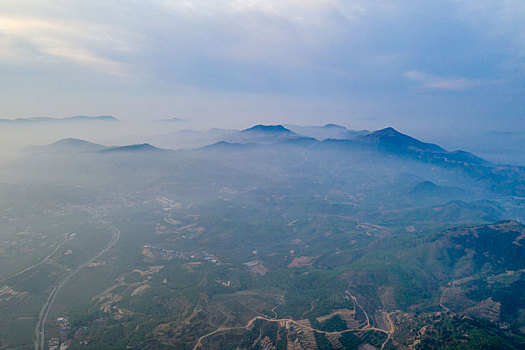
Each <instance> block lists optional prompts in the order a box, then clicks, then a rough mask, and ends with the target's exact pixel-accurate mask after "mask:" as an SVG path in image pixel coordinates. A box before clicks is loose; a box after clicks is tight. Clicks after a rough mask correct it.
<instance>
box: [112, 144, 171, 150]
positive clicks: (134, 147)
mask: <svg viewBox="0 0 525 350" xmlns="http://www.w3.org/2000/svg"><path fill="white" fill-rule="evenodd" d="M152 151H164V150H163V149H162V148H158V147H155V146H152V145H150V144H149V143H142V144H136V145H127V146H117V147H111V148H108V149H105V150H103V152H152Z"/></svg>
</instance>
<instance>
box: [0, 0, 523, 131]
mask: <svg viewBox="0 0 525 350" xmlns="http://www.w3.org/2000/svg"><path fill="white" fill-rule="evenodd" d="M0 6H1V9H2V11H1V12H0V13H1V15H0V73H1V74H0V76H1V78H0V88H1V89H2V91H3V94H2V96H3V97H0V103H2V106H3V110H0V114H1V116H2V117H10V116H15V115H24V116H34V115H63V116H65V115H68V114H87V113H93V114H114V115H117V116H119V117H120V118H121V119H124V120H125V119H126V118H135V119H137V118H138V119H140V118H143V119H149V120H153V119H159V118H163V117H166V116H169V115H174V114H176V115H181V113H183V114H184V118H186V119H196V120H199V121H208V122H210V123H216V124H217V125H220V124H221V122H223V123H230V124H232V123H236V122H241V123H242V122H244V123H247V124H249V123H251V122H252V121H255V120H262V119H265V118H266V120H274V119H280V118H281V119H282V118H285V117H286V118H288V121H293V122H300V121H301V120H304V121H306V122H310V121H314V120H315V118H316V116H315V115H314V113H317V114H318V115H317V118H318V119H320V120H319V122H324V121H326V120H327V119H330V120H333V121H338V122H345V121H346V124H347V125H349V126H352V123H356V122H357V121H358V120H360V118H361V119H362V120H370V118H376V119H379V120H382V121H383V123H386V124H396V123H397V124H399V123H401V124H402V123H406V124H407V125H408V124H410V125H414V124H413V122H414V121H418V120H425V121H426V122H431V123H432V120H434V122H435V123H439V122H438V120H439V121H441V120H443V116H446V117H447V118H448V119H449V120H450V121H451V122H460V121H463V120H464V119H465V118H466V119H469V118H470V119H471V120H474V119H476V118H477V119H476V120H481V121H482V122H483V123H485V124H487V123H490V121H491V119H490V118H491V116H492V117H493V116H494V115H496V114H497V113H498V114H499V117H500V118H501V117H502V114H501V112H502V107H501V106H505V110H504V114H505V115H506V119H505V115H504V116H503V118H504V119H505V120H507V122H506V123H507V124H511V123H514V122H516V120H519V118H521V117H522V116H523V113H524V110H525V108H524V103H523V102H521V100H522V98H521V99H518V97H519V96H523V92H524V91H523V89H524V88H523V84H522V83H521V81H523V78H524V77H525V74H524V73H525V64H524V63H523V62H525V24H524V23H525V5H523V4H522V2H519V1H510V0H505V1H496V0H490V1H485V2H482V3H480V2H478V1H474V0H466V1H459V0H445V1H440V2H435V1H426V0H423V1H418V2H416V3H414V2H413V1H407V0H401V1H387V0H369V1H364V0H353V1H350V0H346V1H338V0H289V1H277V0H225V1H212V0H192V1H189V0H188V1H185V0H150V1H147V2H145V1H138V0H130V1H125V2H123V1H111V2H109V1H97V0H95V1H90V2H85V1H80V0H70V1H64V0H55V1H47V0H32V1H27V0H17V1H14V0H11V1H9V0H8V1H4V2H3V3H2V5H0ZM495 81H497V82H498V84H493V83H491V82H495ZM444 93H446V95H443V94H444ZM465 94H467V95H465ZM444 101H446V104H447V106H448V107H447V108H444V107H443V105H444V103H443V102H444ZM478 104H479V105H478ZM304 105H309V106H311V107H312V108H310V110H311V112H308V111H305V107H304ZM465 106H470V107H469V108H467V109H466V107H465ZM264 107H266V108H267V109H266V111H267V113H266V114H265V113H263V108H264ZM319 111H324V112H325V113H324V115H323V113H319ZM212 112H215V113H214V116H210V114H211V113H212ZM386 112H388V113H386ZM319 114H321V115H319ZM213 118H215V119H217V118H221V120H215V119H213ZM262 121H264V120H262ZM425 125H426V124H425Z"/></svg>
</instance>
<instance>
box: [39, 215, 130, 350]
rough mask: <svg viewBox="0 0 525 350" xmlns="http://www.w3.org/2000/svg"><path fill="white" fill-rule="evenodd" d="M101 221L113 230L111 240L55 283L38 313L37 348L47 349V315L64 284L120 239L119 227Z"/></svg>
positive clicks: (40, 349)
mask: <svg viewBox="0 0 525 350" xmlns="http://www.w3.org/2000/svg"><path fill="white" fill-rule="evenodd" d="M100 223H101V224H104V225H106V226H108V227H109V228H110V230H111V231H112V236H111V240H110V241H109V242H108V243H107V244H106V245H105V246H104V248H102V250H100V251H99V252H98V253H97V254H96V255H95V256H93V257H92V258H91V259H89V260H88V261H86V262H84V263H83V264H82V265H79V266H78V267H77V268H75V269H74V270H72V271H70V272H69V273H68V274H67V275H66V276H65V277H64V278H63V279H62V280H60V281H58V282H57V284H55V286H54V287H53V289H52V290H51V293H49V295H48V297H47V299H46V302H45V303H44V305H43V306H42V309H41V310H40V313H39V314H38V322H37V324H36V327H35V337H34V341H33V344H34V347H35V350H44V349H45V327H46V320H47V317H48V316H49V312H50V311H51V308H52V307H53V303H54V302H55V299H56V296H57V294H58V293H59V292H60V290H61V289H62V288H63V287H64V285H66V283H67V282H68V281H69V280H70V279H71V277H73V276H75V275H76V274H77V273H78V272H79V271H80V270H82V269H83V268H84V267H86V266H87V265H88V264H90V263H92V262H94V261H95V260H96V259H98V258H99V257H100V256H102V255H103V254H104V253H106V252H107V251H108V250H110V249H111V248H112V247H113V246H114V245H115V244H116V243H117V242H118V240H119V239H120V230H119V229H118V228H116V227H115V226H113V225H111V224H110V223H108V222H106V221H100ZM57 248H58V247H57Z"/></svg>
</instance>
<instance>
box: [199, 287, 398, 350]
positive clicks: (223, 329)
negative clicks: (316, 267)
mask: <svg viewBox="0 0 525 350" xmlns="http://www.w3.org/2000/svg"><path fill="white" fill-rule="evenodd" d="M346 293H347V294H348V295H349V296H350V297H351V298H352V300H354V302H355V303H356V305H357V306H358V307H359V308H360V309H361V310H363V313H364V314H365V317H366V322H367V325H366V326H365V327H360V328H348V329H345V330H342V331H334V332H329V331H322V330H320V329H316V328H313V327H310V326H306V325H304V324H300V323H299V322H297V321H295V320H293V319H291V318H271V317H268V316H256V317H254V318H252V319H251V320H250V321H248V323H247V324H246V325H245V326H238V327H224V325H225V324H226V322H224V323H223V324H222V325H221V326H220V327H219V328H217V329H216V330H214V331H212V332H210V333H207V334H205V335H203V336H201V337H200V338H199V339H198V341H197V343H196V344H195V346H194V347H193V350H197V349H198V348H199V346H201V345H202V341H203V340H204V339H206V338H208V337H210V336H212V335H214V334H217V333H220V332H227V331H231V330H237V329H246V330H247V329H250V327H251V326H252V325H253V323H254V322H255V321H257V320H263V321H266V322H282V321H285V322H289V323H293V324H294V325H296V326H298V327H301V328H304V329H308V330H310V331H313V332H317V333H321V334H325V335H338V336H341V335H342V334H343V333H347V332H370V331H375V332H381V333H384V334H386V335H387V339H386V340H385V341H384V342H383V344H382V346H381V349H383V348H384V347H385V345H386V343H387V342H388V341H389V340H390V337H391V335H392V334H393V333H394V331H395V326H394V322H393V321H392V319H391V318H390V315H391V314H393V313H395V311H394V312H391V313H389V314H387V319H388V322H389V323H390V329H389V330H384V329H381V328H377V327H370V318H369V317H368V314H367V313H366V311H365V309H364V308H363V307H362V306H361V304H359V302H358V301H357V298H356V297H354V296H353V295H352V294H350V292H349V291H346Z"/></svg>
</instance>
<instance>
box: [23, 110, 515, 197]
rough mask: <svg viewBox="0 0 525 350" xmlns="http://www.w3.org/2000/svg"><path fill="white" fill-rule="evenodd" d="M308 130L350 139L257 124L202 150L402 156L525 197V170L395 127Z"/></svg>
mask: <svg viewBox="0 0 525 350" xmlns="http://www.w3.org/2000/svg"><path fill="white" fill-rule="evenodd" d="M86 118H89V117H86ZM96 118H111V117H96ZM81 120H82V119H81ZM304 128H306V129H303V130H307V131H309V134H310V135H312V134H313V132H312V131H316V132H317V133H319V130H331V131H336V132H337V133H339V135H340V136H341V135H346V136H347V138H344V139H331V138H328V139H324V140H319V139H316V138H314V137H310V136H304V135H301V134H298V133H297V132H294V131H292V130H290V129H289V128H286V127H284V126H283V125H255V126H253V127H251V128H248V129H245V130H240V131H235V130H227V131H221V132H219V131H214V135H215V137H216V138H221V137H223V139H222V140H221V139H219V141H218V142H217V143H215V144H211V145H209V146H207V147H205V148H204V149H206V150H220V151H225V152H227V151H231V150H237V151H238V150H243V149H246V148H247V147H250V148H253V147H270V146H294V147H313V148H314V149H317V150H319V151H328V152H344V151H366V152H371V153H372V154H382V155H388V156H392V157H399V158H404V159H408V160H412V161H416V162H423V163H429V164H434V165H436V166H439V167H442V168H446V169H454V170H456V171H460V172H461V173H463V174H464V175H467V176H469V177H471V178H472V179H473V180H475V181H477V182H480V183H482V184H485V185H486V186H488V187H489V188H490V189H491V190H494V191H495V192H498V193H502V194H511V195H525V167H519V166H512V165H496V164H493V163H490V162H488V161H486V160H484V159H482V158H480V157H478V156H476V155H474V154H472V153H469V152H466V151H461V150H458V151H453V152H450V151H447V150H445V149H444V148H442V147H440V146H439V145H436V144H432V143H426V142H423V141H420V140H418V139H415V138H413V137H411V136H408V135H406V134H403V133H401V132H399V131H397V130H395V129H394V128H391V127H388V128H385V129H381V130H377V131H373V132H368V131H351V130H348V129H346V128H344V127H342V126H338V125H334V124H329V125H325V126H323V127H304ZM299 129H300V128H296V131H299ZM210 132H211V131H210ZM341 132H342V134H341ZM28 150H29V151H30V152H50V151H51V152H58V151H61V152H64V151H65V152H73V151H78V152H104V153H115V152H152V151H155V152H156V151H160V150H162V149H161V148H157V147H155V146H152V145H150V144H147V143H145V144H136V145H127V146H119V147H106V146H102V145H97V144H92V143H89V142H87V141H83V140H74V139H66V140H61V141H57V142H55V143H53V144H51V145H48V146H40V147H31V148H29V149H28ZM415 190H416V191H421V190H423V191H430V192H433V191H435V192H436V193H438V192H442V191H445V190H446V189H438V188H434V187H432V186H431V185H430V184H423V185H422V186H421V187H420V188H419V189H415ZM448 190H451V189H448ZM448 190H447V191H448Z"/></svg>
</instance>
